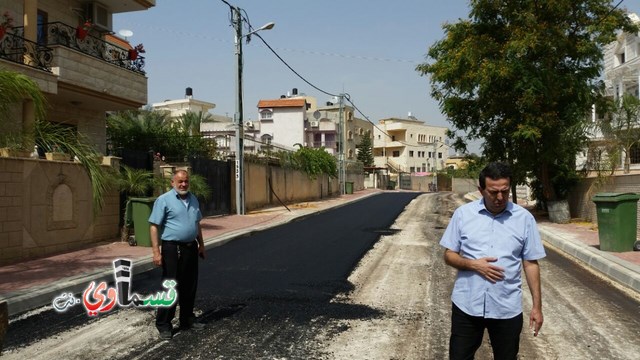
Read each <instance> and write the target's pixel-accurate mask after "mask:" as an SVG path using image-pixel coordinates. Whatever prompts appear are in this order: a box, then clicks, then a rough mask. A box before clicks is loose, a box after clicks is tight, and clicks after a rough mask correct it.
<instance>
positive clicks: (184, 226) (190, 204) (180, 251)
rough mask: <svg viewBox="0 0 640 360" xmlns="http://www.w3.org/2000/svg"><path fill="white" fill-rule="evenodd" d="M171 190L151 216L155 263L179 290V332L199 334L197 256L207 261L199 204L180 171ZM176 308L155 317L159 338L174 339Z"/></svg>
mask: <svg viewBox="0 0 640 360" xmlns="http://www.w3.org/2000/svg"><path fill="white" fill-rule="evenodd" d="M171 186H172V189H171V190H169V191H167V192H166V193H164V194H162V195H160V196H159V197H158V198H157V199H156V201H155V203H154V204H153V211H152V212H151V216H149V224H150V235H151V246H152V250H153V263H154V264H155V265H156V266H162V281H165V280H167V279H172V280H175V281H176V282H177V286H178V303H179V305H180V329H182V330H188V329H195V330H200V329H202V328H203V327H204V324H202V323H200V322H198V321H197V320H196V317H195V315H194V313H193V306H194V303H195V297H196V290H197V287H198V255H199V256H200V257H201V258H202V259H204V257H205V248H204V240H203V238H202V229H201V227H200V220H202V213H201V212H200V204H199V203H198V199H197V198H196V197H195V196H194V195H193V194H192V193H190V192H189V174H188V173H187V172H186V171H184V170H178V171H176V172H175V174H173V177H172V178H171ZM175 313H176V304H173V305H172V306H170V307H160V308H158V312H157V314H156V328H157V329H158V331H159V332H160V338H162V339H166V340H168V339H171V337H172V336H173V326H172V325H171V320H173V317H174V316H175Z"/></svg>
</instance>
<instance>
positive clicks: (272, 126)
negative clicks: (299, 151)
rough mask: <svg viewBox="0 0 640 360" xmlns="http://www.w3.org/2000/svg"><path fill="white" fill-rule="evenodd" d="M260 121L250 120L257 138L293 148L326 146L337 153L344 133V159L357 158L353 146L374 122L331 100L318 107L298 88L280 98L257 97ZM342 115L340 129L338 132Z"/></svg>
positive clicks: (315, 102)
mask: <svg viewBox="0 0 640 360" xmlns="http://www.w3.org/2000/svg"><path fill="white" fill-rule="evenodd" d="M258 114H259V116H258V118H259V121H256V122H254V123H252V124H251V125H252V127H253V128H254V129H258V131H257V135H256V136H257V138H258V140H259V141H261V142H263V143H267V142H270V143H273V144H278V145H279V146H282V147H284V148H293V147H294V145H295V144H301V145H304V146H308V147H312V148H321V147H323V148H325V150H326V151H327V152H328V153H330V154H333V155H337V154H338V152H339V144H340V137H341V136H342V134H344V139H345V141H344V154H345V160H347V161H356V159H357V149H356V146H357V145H358V144H359V143H360V141H362V137H363V136H365V134H367V133H370V134H371V133H372V130H373V125H372V124H371V123H370V122H369V121H366V120H362V119H359V118H357V117H356V116H355V110H354V108H353V107H351V106H348V105H346V102H345V103H343V105H342V107H341V106H340V104H337V103H336V101H335V100H334V101H333V102H326V103H325V105H324V106H318V105H317V100H316V99H315V98H314V97H311V96H306V95H304V94H299V93H298V90H297V89H295V88H294V89H293V90H292V92H291V93H289V94H287V95H282V96H281V97H280V98H279V99H274V100H260V102H259V103H258ZM341 116H342V124H343V128H342V130H343V132H341V131H340V121H341V120H340V117H341Z"/></svg>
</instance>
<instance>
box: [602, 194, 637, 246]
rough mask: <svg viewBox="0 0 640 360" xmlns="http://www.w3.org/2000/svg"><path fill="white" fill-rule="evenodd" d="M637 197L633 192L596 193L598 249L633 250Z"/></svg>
mask: <svg viewBox="0 0 640 360" xmlns="http://www.w3.org/2000/svg"><path fill="white" fill-rule="evenodd" d="M638 199H640V195H638V194H634V193H598V194H596V195H595V196H594V197H593V198H592V199H591V200H592V201H593V202H594V203H596V213H597V215H598V236H599V238H600V250H603V251H612V252H623V251H633V244H634V243H635V241H636V231H637V227H638V219H637V214H638V204H637V203H638Z"/></svg>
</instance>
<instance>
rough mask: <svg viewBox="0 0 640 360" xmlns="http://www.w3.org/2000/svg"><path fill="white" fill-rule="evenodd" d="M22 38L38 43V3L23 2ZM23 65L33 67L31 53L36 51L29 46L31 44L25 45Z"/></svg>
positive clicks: (26, 0) (31, 1)
mask: <svg viewBox="0 0 640 360" xmlns="http://www.w3.org/2000/svg"><path fill="white" fill-rule="evenodd" d="M23 4H24V15H23V21H24V38H25V39H26V40H29V41H31V42H32V43H36V42H37V41H38V1H33V0H24V1H23ZM25 50H26V52H25V54H24V63H25V64H27V65H33V64H35V62H34V61H33V58H32V57H31V56H32V53H35V51H36V49H35V48H33V47H32V46H31V43H25Z"/></svg>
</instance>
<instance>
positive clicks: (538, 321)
mask: <svg viewBox="0 0 640 360" xmlns="http://www.w3.org/2000/svg"><path fill="white" fill-rule="evenodd" d="M543 322H544V317H543V316H542V310H540V309H536V308H533V309H531V315H530V316H529V329H531V330H533V336H538V332H539V331H540V328H541V327H542V323H543Z"/></svg>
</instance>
